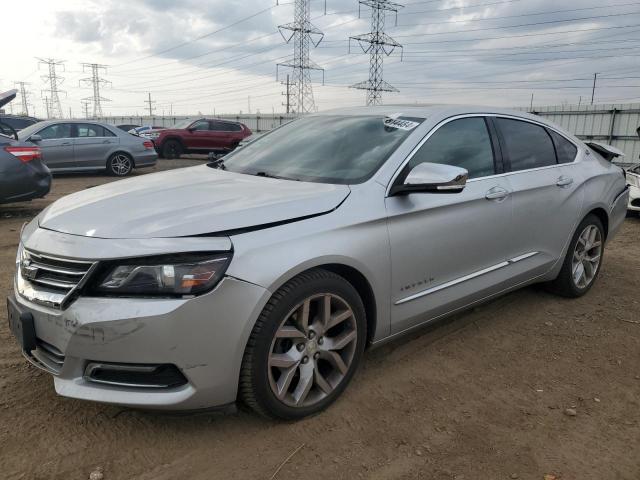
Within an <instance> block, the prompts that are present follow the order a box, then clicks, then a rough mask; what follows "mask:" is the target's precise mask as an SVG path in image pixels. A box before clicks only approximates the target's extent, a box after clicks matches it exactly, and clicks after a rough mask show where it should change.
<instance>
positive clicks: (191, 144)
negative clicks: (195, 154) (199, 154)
mask: <svg viewBox="0 0 640 480" xmlns="http://www.w3.org/2000/svg"><path fill="white" fill-rule="evenodd" d="M211 133H213V132H211V131H210V130H209V121H208V120H198V121H196V122H194V123H193V124H192V125H191V126H190V127H189V128H188V129H187V133H186V134H185V136H184V138H183V140H184V143H185V146H186V147H187V149H188V150H206V149H207V148H208V145H209V143H210V137H211Z"/></svg>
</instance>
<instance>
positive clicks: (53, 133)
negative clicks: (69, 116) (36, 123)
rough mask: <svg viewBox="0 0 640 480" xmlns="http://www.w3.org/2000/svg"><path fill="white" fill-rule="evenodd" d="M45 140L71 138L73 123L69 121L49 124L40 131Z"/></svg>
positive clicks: (39, 133)
mask: <svg viewBox="0 0 640 480" xmlns="http://www.w3.org/2000/svg"><path fill="white" fill-rule="evenodd" d="M38 135H40V136H41V137H42V139H43V140H55V139H58V138H71V125H70V124H68V123H57V124H55V125H49V126H48V127H47V128H43V129H42V130H40V131H39V132H38Z"/></svg>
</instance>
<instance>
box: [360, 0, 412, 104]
mask: <svg viewBox="0 0 640 480" xmlns="http://www.w3.org/2000/svg"><path fill="white" fill-rule="evenodd" d="M359 4H360V5H359V6H358V8H361V6H362V5H365V6H367V7H370V8H371V32H369V33H365V34H363V35H357V36H355V37H349V52H351V40H355V41H356V42H358V44H359V45H360V48H362V51H363V52H364V53H368V54H369V80H366V81H364V82H360V83H356V84H355V85H352V86H351V88H357V89H358V90H366V91H367V105H380V104H381V103H382V92H398V91H399V90H398V89H397V88H395V87H392V86H391V85H389V84H388V83H387V82H385V81H384V80H383V78H382V73H383V68H382V67H383V62H384V57H385V56H387V57H388V56H389V55H391V54H392V53H393V52H394V50H395V49H396V48H400V49H401V50H402V45H400V44H399V43H398V42H396V41H395V40H394V39H393V38H391V37H390V36H389V35H387V34H386V33H385V32H384V25H385V20H386V16H387V12H394V13H395V14H396V23H397V20H398V9H400V8H402V7H403V5H400V4H399V3H393V2H390V1H389V0H360V2H359Z"/></svg>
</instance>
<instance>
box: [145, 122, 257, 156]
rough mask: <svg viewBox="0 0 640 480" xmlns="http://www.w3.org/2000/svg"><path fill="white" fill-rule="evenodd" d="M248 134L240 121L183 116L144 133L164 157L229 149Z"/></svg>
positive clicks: (247, 129)
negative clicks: (164, 127) (184, 117)
mask: <svg viewBox="0 0 640 480" xmlns="http://www.w3.org/2000/svg"><path fill="white" fill-rule="evenodd" d="M249 135H251V130H249V128H247V126H246V125H244V124H242V123H238V122H229V121H226V120H218V119H208V118H199V119H197V120H183V121H182V122H178V123H176V124H175V125H174V126H172V127H170V128H166V129H162V130H151V131H149V132H148V133H147V134H146V136H147V137H148V138H150V139H152V140H153V143H154V144H155V147H156V150H157V151H158V154H159V155H160V156H161V157H164V158H178V157H179V156H180V155H182V154H183V153H205V154H206V153H210V152H214V153H216V154H225V153H229V152H231V151H233V150H234V149H235V148H236V147H237V146H238V144H239V143H240V142H241V141H242V140H243V139H245V138H246V137H248V136H249Z"/></svg>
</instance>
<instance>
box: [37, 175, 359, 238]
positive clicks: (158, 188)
mask: <svg viewBox="0 0 640 480" xmlns="http://www.w3.org/2000/svg"><path fill="white" fill-rule="evenodd" d="M349 193H350V189H349V187H348V186H346V185H327V184H321V183H310V182H297V181H292V180H279V179H272V178H265V177H256V176H252V175H243V174H239V173H231V172H225V171H222V170H216V169H213V168H210V167H207V166H204V165H203V166H198V167H192V168H184V169H180V170H173V171H170V172H162V173H155V174H150V175H145V176H142V177H138V178H132V179H128V180H121V181H117V182H113V183H110V184H107V185H102V186H99V187H94V188H90V189H87V190H84V191H82V192H78V193H74V194H72V195H69V196H67V197H64V198H62V199H60V200H58V201H57V202H55V203H54V204H52V205H51V206H49V207H48V208H47V209H46V210H44V211H43V212H42V213H41V214H40V216H39V217H38V224H39V226H40V227H41V228H45V229H49V230H53V231H57V232H62V233H68V234H72V235H81V236H88V237H96V238H121V239H125V238H167V237H187V236H196V235H207V234H231V233H232V232H233V231H238V230H240V231H243V230H245V229H254V228H262V227H265V228H266V227H268V226H273V225H274V224H279V223H282V222H287V221H291V220H296V219H301V218H305V217H309V216H315V215H320V214H323V213H328V212H330V211H332V210H334V209H335V208H337V207H338V206H339V205H340V204H341V203H342V202H343V201H344V199H345V198H346V197H347V196H348V195H349Z"/></svg>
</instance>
